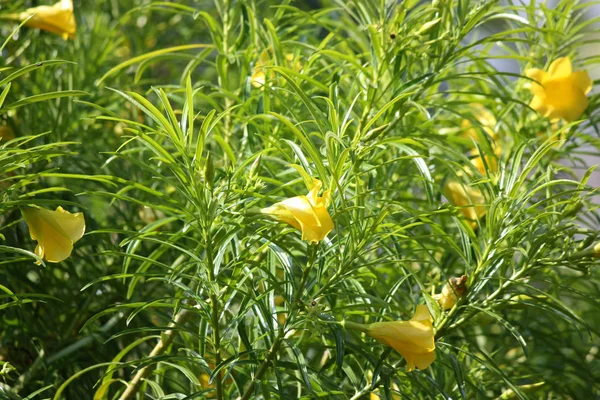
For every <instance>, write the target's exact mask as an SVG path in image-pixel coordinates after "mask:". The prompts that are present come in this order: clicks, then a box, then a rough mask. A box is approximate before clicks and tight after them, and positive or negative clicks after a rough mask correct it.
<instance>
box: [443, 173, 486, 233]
mask: <svg viewBox="0 0 600 400" xmlns="http://www.w3.org/2000/svg"><path fill="white" fill-rule="evenodd" d="M444 196H446V198H447V199H448V200H449V201H450V203H452V204H454V205H455V206H456V207H460V212H461V213H462V214H463V215H464V216H465V218H466V219H467V220H468V221H469V222H470V223H471V226H473V227H475V226H476V225H477V219H478V218H481V217H483V216H484V215H485V213H486V212H487V206H486V205H485V198H484V197H483V194H482V193H481V190H479V189H477V188H473V187H470V186H467V187H465V186H464V185H463V184H462V183H460V182H457V181H450V182H448V183H447V184H446V186H445V187H444Z"/></svg>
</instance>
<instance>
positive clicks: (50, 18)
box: [6, 0, 77, 40]
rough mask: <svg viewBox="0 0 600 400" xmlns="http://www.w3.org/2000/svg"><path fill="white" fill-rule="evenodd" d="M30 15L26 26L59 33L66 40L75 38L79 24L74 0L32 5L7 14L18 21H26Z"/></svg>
mask: <svg viewBox="0 0 600 400" xmlns="http://www.w3.org/2000/svg"><path fill="white" fill-rule="evenodd" d="M31 16H33V17H31ZM29 17H31V19H29V20H28V21H27V22H26V23H25V26H29V27H31V28H38V29H41V30H43V31H48V32H52V33H57V34H59V35H61V36H62V37H63V39H65V40H67V39H68V38H71V39H74V38H75V32H76V28H77V26H76V24H75V15H74V14H73V1H72V0H61V1H59V2H58V3H56V4H54V5H53V6H39V7H32V8H28V9H27V10H25V11H23V12H21V13H18V14H9V15H7V16H6V18H10V19H12V20H16V21H24V20H26V19H27V18H29Z"/></svg>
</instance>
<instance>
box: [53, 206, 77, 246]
mask: <svg viewBox="0 0 600 400" xmlns="http://www.w3.org/2000/svg"><path fill="white" fill-rule="evenodd" d="M49 212H51V211H49ZM52 218H53V219H54V221H55V222H56V223H57V224H58V226H59V227H60V229H61V230H62V231H63V232H64V233H65V234H66V235H67V236H68V237H69V238H70V239H71V240H72V241H73V243H75V242H77V241H78V240H79V239H81V237H82V236H83V234H84V233H85V219H84V217H83V213H80V212H79V213H74V214H71V213H70V212H68V211H65V210H64V209H63V208H62V207H60V206H59V207H57V208H56V211H54V213H52Z"/></svg>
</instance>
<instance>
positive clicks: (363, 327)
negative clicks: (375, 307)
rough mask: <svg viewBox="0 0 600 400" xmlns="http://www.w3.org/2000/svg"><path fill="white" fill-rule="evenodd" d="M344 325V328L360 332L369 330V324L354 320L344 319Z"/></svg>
mask: <svg viewBox="0 0 600 400" xmlns="http://www.w3.org/2000/svg"><path fill="white" fill-rule="evenodd" d="M342 325H343V326H344V328H346V329H350V330H352V331H359V332H368V331H369V325H365V324H359V323H356V322H352V321H344V322H343V324H342Z"/></svg>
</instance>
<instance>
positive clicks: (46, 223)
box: [23, 207, 85, 262]
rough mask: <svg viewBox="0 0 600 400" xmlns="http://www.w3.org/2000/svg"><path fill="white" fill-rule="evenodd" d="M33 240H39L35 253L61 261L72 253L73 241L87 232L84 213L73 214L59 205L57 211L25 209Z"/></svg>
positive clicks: (53, 260)
mask: <svg viewBox="0 0 600 400" xmlns="http://www.w3.org/2000/svg"><path fill="white" fill-rule="evenodd" d="M23 217H24V218H25V222H26V223H27V225H28V226H29V233H30V235H31V238H32V239H33V240H37V242H38V245H37V247H36V248H35V254H37V255H38V256H40V257H44V258H45V259H46V260H48V261H49V262H60V261H63V260H64V259H66V258H67V257H69V256H70V255H71V252H72V251H73V243H75V242H76V241H77V240H79V239H80V238H81V236H83V233H84V232H85V219H84V217H83V214H82V213H75V214H71V213H70V212H68V211H65V210H63V208H62V207H58V208H57V209H56V211H51V210H46V209H44V208H33V207H31V208H26V209H23Z"/></svg>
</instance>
